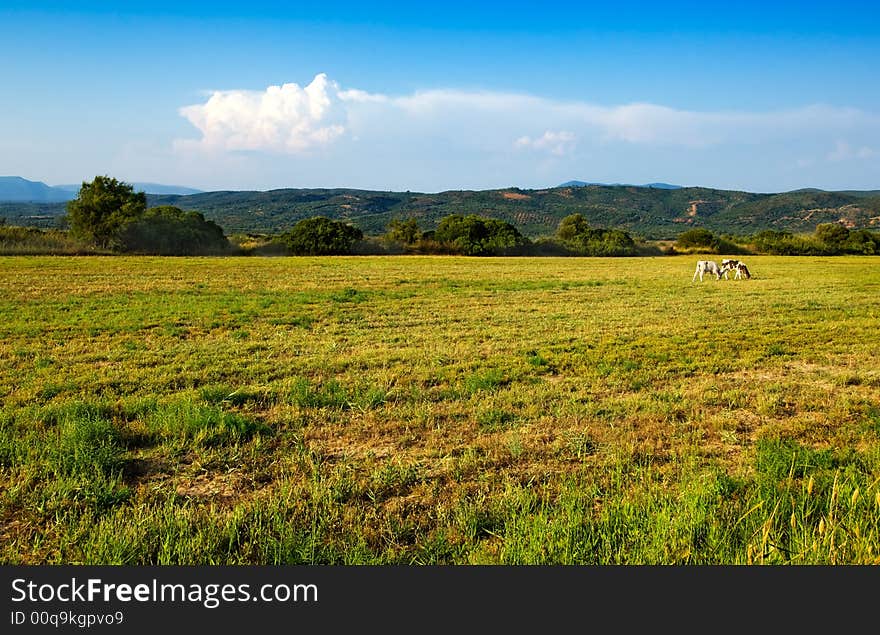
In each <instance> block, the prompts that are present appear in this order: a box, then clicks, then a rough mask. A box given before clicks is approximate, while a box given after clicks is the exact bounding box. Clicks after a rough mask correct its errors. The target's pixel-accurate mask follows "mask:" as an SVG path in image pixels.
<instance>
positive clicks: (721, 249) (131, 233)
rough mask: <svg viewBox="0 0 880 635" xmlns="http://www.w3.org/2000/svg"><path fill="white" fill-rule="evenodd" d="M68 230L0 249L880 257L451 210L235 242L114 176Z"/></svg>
mask: <svg viewBox="0 0 880 635" xmlns="http://www.w3.org/2000/svg"><path fill="white" fill-rule="evenodd" d="M66 211H67V216H66V217H65V221H66V223H67V225H68V226H69V232H67V233H65V232H59V231H58V230H48V231H46V230H37V229H29V228H20V227H17V228H13V227H0V249H3V250H4V251H5V252H6V253H26V252H27V251H28V249H32V250H33V251H39V250H40V247H41V246H42V248H43V250H44V251H46V252H57V253H130V254H149V255H234V254H248V253H253V254H266V255H270V254H274V255H309V256H320V255H344V254H395V253H398V254H401V253H410V254H460V255H467V256H529V255H539V256H637V255H660V254H663V253H666V254H675V253H715V254H746V253H766V254H779V255H836V254H880V234H877V233H876V232H871V231H868V230H851V229H848V228H847V227H844V226H843V225H840V224H838V223H824V224H820V225H818V226H817V227H816V230H815V232H814V233H813V234H812V235H801V234H792V233H789V232H783V231H763V232H760V233H758V234H755V235H754V236H749V237H732V236H716V235H715V234H713V233H712V232H710V231H709V230H707V229H704V228H694V229H690V230H687V231H685V232H683V233H682V234H680V235H679V236H678V238H677V240H676V241H675V242H674V244H671V245H668V246H667V247H666V248H665V249H664V250H661V249H660V248H659V247H658V246H656V245H649V244H645V243H642V242H639V241H638V240H636V239H634V238H633V237H632V236H631V235H630V234H629V233H628V232H626V231H624V230H621V229H606V228H599V227H593V226H591V225H590V224H589V222H588V221H587V219H586V218H585V217H584V216H583V215H582V214H570V215H568V216H566V217H565V218H563V219H562V220H561V221H560V222H559V224H558V226H557V228H556V232H555V233H554V234H553V235H552V236H546V237H542V238H538V239H536V240H531V239H529V238H528V237H526V236H524V235H523V234H522V233H521V232H520V231H519V230H518V229H517V228H516V227H515V226H514V225H512V224H511V223H509V222H507V221H504V220H500V219H497V218H491V217H488V216H483V215H478V214H467V215H465V214H450V215H448V216H445V217H444V218H442V219H441V220H440V221H439V223H438V224H437V227H436V228H435V229H422V228H420V227H419V225H418V221H417V219H415V218H404V219H392V220H391V221H390V223H389V224H388V226H387V228H386V232H385V233H384V234H383V235H381V236H365V235H364V233H363V232H362V230H361V229H359V228H358V227H355V226H353V225H350V224H348V223H345V222H342V221H336V220H332V219H329V218H326V217H323V216H315V217H311V218H306V219H303V220H300V221H299V222H297V223H296V224H295V225H294V226H293V227H292V228H291V229H290V230H288V231H285V232H281V233H278V234H273V235H264V236H258V237H252V239H253V241H252V242H253V244H250V245H248V244H246V241H245V242H243V241H238V242H233V241H231V240H230V239H229V238H228V237H227V236H226V235H225V234H224V231H223V229H222V227H220V226H219V225H218V224H217V223H215V222H213V221H210V220H207V219H205V217H204V215H203V214H201V213H200V212H193V211H189V212H188V211H184V210H182V209H180V208H178V207H175V206H171V205H162V206H158V207H152V208H148V207H147V199H146V195H145V194H144V193H143V192H135V191H134V188H133V186H132V185H129V184H128V183H125V182H123V181H119V180H117V179H115V178H112V177H109V176H96V177H95V179H94V180H93V181H91V182H83V184H82V187H81V188H80V190H79V192H78V194H77V196H76V198H74V199H73V200H71V201H69V202H68V204H67V209H66Z"/></svg>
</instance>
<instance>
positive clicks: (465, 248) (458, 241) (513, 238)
mask: <svg viewBox="0 0 880 635" xmlns="http://www.w3.org/2000/svg"><path fill="white" fill-rule="evenodd" d="M433 238H434V240H436V241H437V242H440V243H444V244H446V245H449V246H451V247H452V248H454V250H456V251H458V252H459V253H462V254H465V255H467V256H490V255H496V256H500V255H510V254H514V253H517V251H518V249H521V248H522V247H525V246H526V245H528V244H529V240H528V239H527V238H525V237H524V236H523V235H522V234H520V233H519V230H518V229H517V228H516V227H514V226H513V225H511V224H510V223H508V222H506V221H503V220H500V219H497V218H487V217H484V216H477V215H476V214H470V215H468V216H463V215H461V214H450V215H449V216H446V217H444V218H443V219H441V220H440V223H439V224H438V225H437V229H436V231H435V232H434V236H433Z"/></svg>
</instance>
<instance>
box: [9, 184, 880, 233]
mask: <svg viewBox="0 0 880 635" xmlns="http://www.w3.org/2000/svg"><path fill="white" fill-rule="evenodd" d="M872 194H873V193H870V192H826V191H822V190H797V191H794V192H786V193H780V194H757V193H751V192H740V191H733V190H716V189H710V188H701V187H686V188H679V189H661V188H650V187H635V186H622V185H621V186H598V185H592V186H581V187H554V188H548V189H541V190H523V189H518V188H509V189H503V190H481V191H471V190H455V191H447V192H440V193H436V194H427V193H419V192H382V191H370V190H353V189H280V190H269V191H264V192H260V191H235V192H233V191H220V192H205V193H200V194H193V195H148V196H147V199H148V202H149V205H150V206H156V205H176V206H178V207H180V208H182V209H185V210H197V211H200V212H202V213H203V214H204V215H205V217H206V218H208V219H210V220H213V221H216V222H217V223H219V224H220V225H221V226H222V227H223V228H224V230H225V231H226V233H227V234H233V233H276V232H280V231H286V230H288V229H290V228H291V227H293V225H295V224H296V222H297V221H299V220H301V219H303V218H308V217H312V216H327V217H328V218H332V219H337V220H345V221H348V222H351V223H352V224H354V225H356V226H358V227H360V228H361V229H362V230H363V231H364V233H365V234H367V235H378V234H381V233H384V231H385V229H386V227H387V225H388V222H389V221H390V220H391V219H392V218H401V219H405V218H416V219H417V220H418V222H419V226H420V227H421V228H422V229H433V228H434V227H436V225H437V223H438V222H439V220H440V219H441V218H443V217H444V216H447V215H449V214H453V213H459V214H481V215H485V216H492V217H495V218H501V219H503V220H506V221H508V222H511V223H513V224H514V225H516V227H518V228H519V229H520V231H521V232H522V233H523V234H525V235H527V236H530V237H532V238H535V237H538V236H542V235H549V234H552V233H553V232H554V231H555V229H556V226H557V225H558V223H559V221H560V220H561V219H562V218H564V217H565V216H567V215H569V214H573V213H580V214H583V215H584V216H585V217H586V218H587V219H588V220H589V222H590V223H591V224H592V225H594V226H597V227H609V228H610V227H616V228H622V229H626V230H628V231H630V232H631V233H633V234H635V235H637V236H641V237H644V238H651V239H660V238H674V237H675V236H677V235H678V234H679V233H681V232H682V231H684V230H686V229H689V228H691V227H706V228H707V229H710V230H712V231H715V232H719V233H729V234H751V233H754V232H757V231H761V230H764V229H775V230H787V231H793V232H811V231H813V229H814V228H815V226H816V225H817V224H818V223H825V222H843V223H844V224H846V225H847V226H849V227H852V228H880V196H877V195H872ZM63 214H64V205H63V204H39V205H38V204H13V203H8V204H0V217H4V218H6V219H7V221H8V222H10V223H14V224H25V225H36V226H43V227H45V226H54V225H55V223H56V222H57V218H58V217H59V216H61V215H63Z"/></svg>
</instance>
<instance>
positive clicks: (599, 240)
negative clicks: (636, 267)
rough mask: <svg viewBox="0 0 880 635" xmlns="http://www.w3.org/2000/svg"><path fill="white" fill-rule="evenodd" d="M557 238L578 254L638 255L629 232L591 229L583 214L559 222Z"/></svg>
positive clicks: (571, 215) (567, 217)
mask: <svg viewBox="0 0 880 635" xmlns="http://www.w3.org/2000/svg"><path fill="white" fill-rule="evenodd" d="M556 238H557V239H558V240H559V242H561V243H562V245H563V246H564V247H565V248H566V249H568V250H570V251H573V252H574V253H576V254H582V255H587V256H629V255H634V254H635V253H637V248H636V243H635V241H634V240H633V239H632V237H631V236H630V235H629V234H628V233H627V232H625V231H623V230H620V229H602V228H594V227H590V225H589V223H588V222H587V219H586V218H584V217H583V215H581V214H570V215H569V216H566V217H565V218H563V219H562V220H561V221H559V226H558V227H557V229H556Z"/></svg>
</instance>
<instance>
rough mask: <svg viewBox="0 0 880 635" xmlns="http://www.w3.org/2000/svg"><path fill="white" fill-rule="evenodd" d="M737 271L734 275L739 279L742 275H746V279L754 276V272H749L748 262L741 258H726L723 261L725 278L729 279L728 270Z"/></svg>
mask: <svg viewBox="0 0 880 635" xmlns="http://www.w3.org/2000/svg"><path fill="white" fill-rule="evenodd" d="M728 271H735V272H736V274H735V275H734V276H733V278H734V280H739V279H740V278H742V277H745V278H746V280H748V279H749V278H751V277H752V274H751V273H750V272H749V268H748V267H746V263H744V262H742V261H741V260H733V259H730V258H725V259H724V260H722V261H721V275H722V276H724V279H725V280H727V279H728V278H727V272H728Z"/></svg>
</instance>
